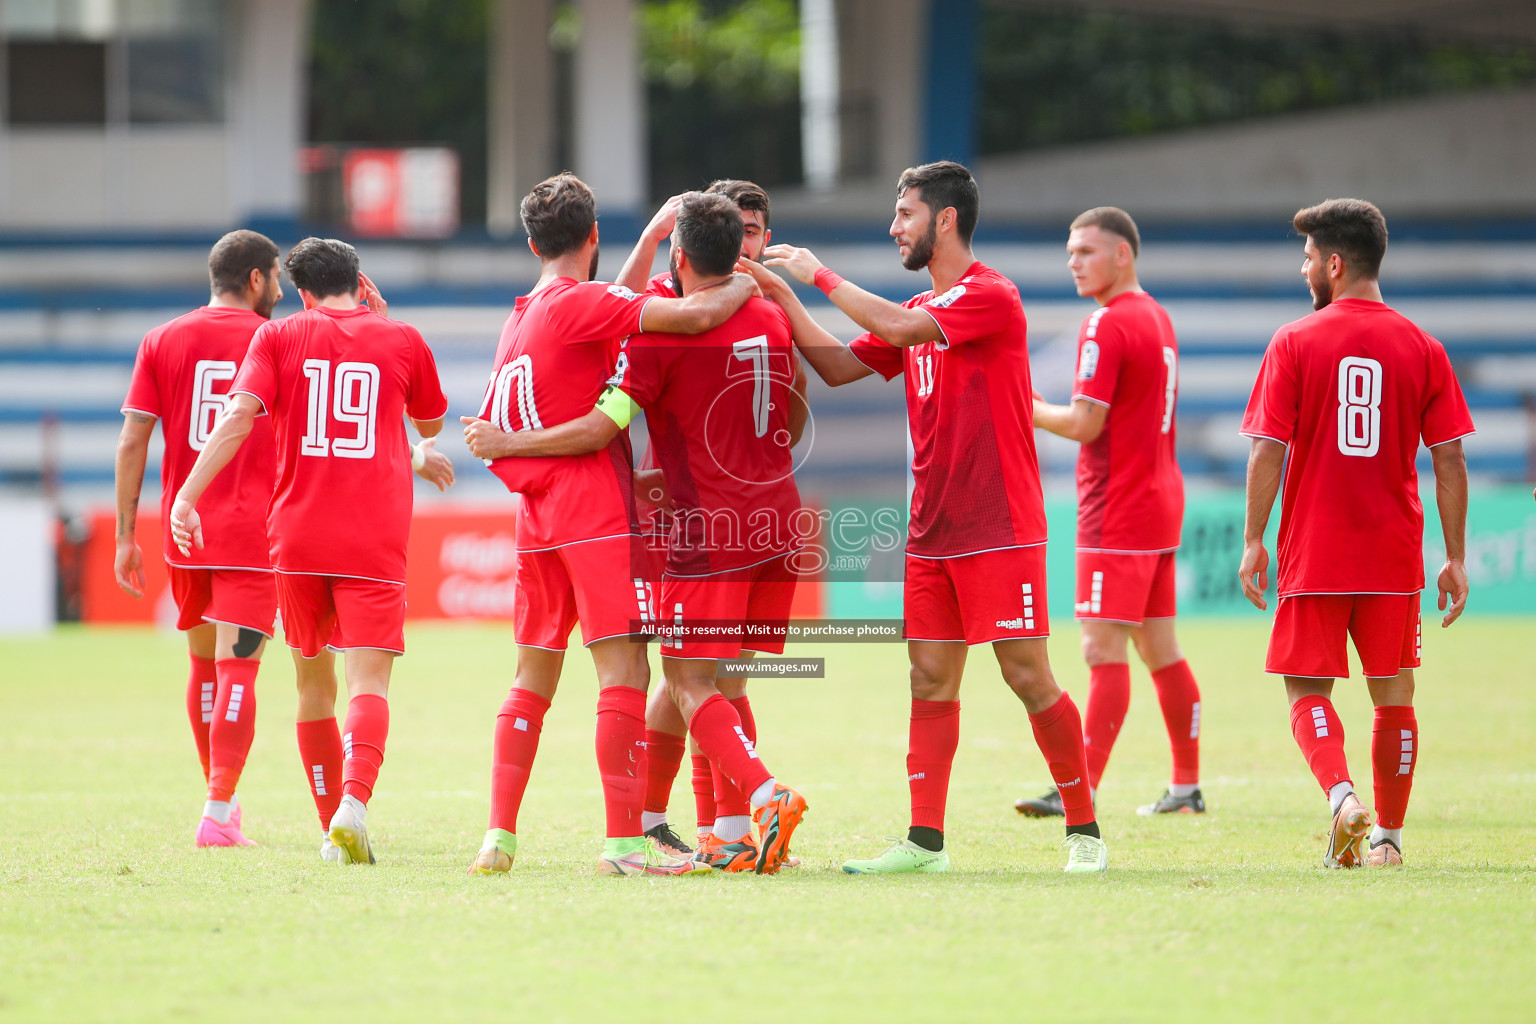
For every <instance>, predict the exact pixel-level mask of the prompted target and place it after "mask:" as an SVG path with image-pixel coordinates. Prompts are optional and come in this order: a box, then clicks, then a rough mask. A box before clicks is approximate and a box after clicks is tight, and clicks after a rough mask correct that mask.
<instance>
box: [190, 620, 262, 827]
mask: <svg viewBox="0 0 1536 1024" xmlns="http://www.w3.org/2000/svg"><path fill="white" fill-rule="evenodd" d="M214 630H215V640H214V649H215V655H214V665H215V668H216V672H217V676H218V687H217V690H216V693H215V696H214V703H213V716H212V720H211V721H210V722H209V723H208V749H209V765H210V770H209V777H208V795H207V800H206V802H205V803H204V804H203V821H202V822H201V823H200V824H199V825H198V830H197V837H198V839H197V842H198V845H199V846H250V845H253V844H252V843H251V841H250V840H249V839H246V838H245V836H244V835H243V834H242V833H241V830H240V823H239V822H238V821H236V820H234V811H235V807H234V803H233V801H234V798H235V788H236V787H237V786H238V785H239V783H240V773H241V772H242V771H244V770H245V759H246V756H247V755H248V754H249V753H250V749H251V740H252V739H253V738H254V737H255V735H256V670H257V669H258V668H259V667H260V665H261V652H262V650H263V649H264V648H265V647H266V642H267V638H266V636H265V635H264V634H263V633H262V632H261V631H260V630H256V629H251V628H249V627H247V626H236V625H233V624H231V623H227V622H219V623H216V624H215V626H214Z"/></svg>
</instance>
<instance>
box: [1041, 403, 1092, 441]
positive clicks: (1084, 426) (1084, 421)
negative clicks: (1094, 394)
mask: <svg viewBox="0 0 1536 1024" xmlns="http://www.w3.org/2000/svg"><path fill="white" fill-rule="evenodd" d="M1108 417H1109V406H1107V405H1103V404H1101V403H1099V402H1090V401H1089V400H1088V399H1086V398H1076V399H1073V401H1072V404H1071V405H1052V404H1051V403H1050V402H1047V401H1045V400H1043V399H1041V398H1036V399H1035V426H1037V427H1039V428H1040V429H1041V430H1046V431H1049V432H1051V433H1052V434H1055V435H1056V436H1057V437H1064V438H1066V439H1067V440H1068V441H1076V442H1078V443H1079V444H1092V443H1093V442H1094V441H1096V440H1098V437H1099V435H1100V434H1101V433H1103V432H1104V421H1105V420H1106V419H1107V418H1108Z"/></svg>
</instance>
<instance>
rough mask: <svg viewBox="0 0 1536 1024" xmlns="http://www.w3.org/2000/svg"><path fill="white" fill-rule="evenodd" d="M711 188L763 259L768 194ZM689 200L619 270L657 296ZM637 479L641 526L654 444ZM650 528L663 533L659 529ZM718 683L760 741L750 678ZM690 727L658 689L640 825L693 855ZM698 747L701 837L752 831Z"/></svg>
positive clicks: (744, 243)
mask: <svg viewBox="0 0 1536 1024" xmlns="http://www.w3.org/2000/svg"><path fill="white" fill-rule="evenodd" d="M704 192H705V194H706V195H722V196H725V197H726V198H727V199H729V200H730V201H731V202H733V203H735V204H736V208H737V209H738V210H740V211H741V228H742V235H741V258H742V259H744V260H752V261H754V262H759V263H760V262H762V259H763V249H764V247H765V246H767V245H768V242H769V240H770V239H771V238H772V231H771V230H770V229H769V227H768V218H769V214H770V203H769V199H768V193H767V192H766V191H764V189H763V188H762V186H760V185H757V184H755V183H754V182H750V181H742V180H739V179H734V178H722V179H720V180H718V181H714V182H711V183H710V185H709V187H708V188H706V189H705V190H704ZM681 202H682V196H680V195H678V196H673V197H672V198H671V199H668V200H667V201H666V202H665V203H664V204H662V207H661V209H659V210H657V211H656V215H655V216H654V217H652V218H651V222H650V223H649V224H648V225H647V226H646V229H645V231H644V232H643V233H642V234H641V236H640V240H639V241H638V242H636V243H635V248H634V250H633V251H632V252H631V253H630V256H629V259H628V260H627V261H626V262H625V264H624V269H623V271H622V272H621V273H620V274H619V283H620V284H623V285H627V286H628V287H630V288H633V289H635V290H637V291H645V292H646V293H647V294H650V295H661V296H666V297H675V296H676V295H678V294H679V291H678V284H677V278H676V274H675V271H673V270H672V269H671V268H670V267H669V268H668V269H667V270H666V271H664V272H662V273H660V274H656V275H653V276H652V277H650V278H649V279H647V277H646V274H647V273H649V271H650V268H651V264H652V263H653V262H655V258H656V249H657V247H658V246H660V244H661V243H662V242H663V241H664V240H666V239H667V238H669V237H670V236H671V234H672V229H673V226H674V225H675V224H676V222H677V210H678V207H679V205H681ZM794 364H795V378H794V385H793V386H794V390H795V394H796V396H797V397H796V398H794V399H791V400H790V411H789V427H788V429H789V438H790V440H789V445H790V447H791V448H793V447H794V446H795V445H797V444H798V443H799V442H800V435H801V433H802V432H803V431H804V429H805V424H806V421H807V419H808V417H809V413H810V406H809V405H808V404H807V403H806V402H805V391H806V379H805V368H804V367H803V366H801V365H800V360H799V359H795V360H794ZM636 483H637V489H636V494H637V496H638V498H639V501H640V513H641V523H642V525H644V524H645V521H646V519H647V517H648V516H650V515H654V514H655V511H656V509H655V505H654V503H652V502H649V501H647V500H646V496H647V494H648V493H651V492H655V493H656V495H657V497H658V499H659V498H661V497H663V496H664V495H665V493H666V485H665V479H664V477H663V475H662V473H661V471H660V470H659V469H657V468H656V449H655V446H654V445H652V446H651V447H648V448H647V449H646V453H645V458H644V460H643V462H642V464H641V466H640V468H639V470H638V471H637V473H636ZM650 532H652V533H653V535H655V536H662V534H660V533H658V532H656V531H650ZM751 656H752V652H751V651H743V652H742V658H750V657H751ZM715 684H716V686H717V688H718V689H719V690H720V693H721V695H722V696H724V697H725V699H726V700H728V701H730V702H731V706H732V707H734V708H735V709H736V713H737V714H738V715H739V716H740V717H741V724H742V728H743V730H745V732H746V734H747V739H749V740H751V741H752V742H753V743H754V744H755V743H756V742H757V719H756V716H754V715H753V713H752V703H751V701H750V700H749V699H748V698H747V680H746V677H745V676H726V675H722V676H719V677H717V678H716V680H715ZM686 732H687V725H686V723H685V722H684V720H683V717H682V712H680V711H678V710H677V702H676V701H674V700H673V699H672V697H671V696H670V695H669V694H668V692H667V689H666V687H662V686H658V687H656V689H655V690H653V691H652V692H651V695H650V698H649V699H648V701H647V702H646V708H645V755H646V756H645V810H644V811H643V812H642V813H641V818H640V824H641V825H642V826H643V827H644V828H645V834H646V835H648V836H650V837H651V838H652V839H654V840H656V843H657V844H658V845H659V846H660V847H661V848H662V849H663V850H666V851H667V852H668V853H672V854H675V855H677V856H688V855H689V854H691V853H693V849H692V847H690V846H689V845H688V844H687V843H686V842H684V841H683V840H682V838H681V837H680V836H678V834H677V833H676V832H674V831H673V830H672V826H671V825H670V824H669V823H668V822H667V803H668V801H669V800H670V798H671V794H672V784H673V782H674V781H675V780H676V779H677V772H678V769H679V768H680V767H681V766H682V759H683V754H684V751H685V749H686V748H685V745H684V737H685V735H686ZM691 752H692V762H693V765H692V767H693V797H694V807H695V811H696V814H695V818H696V823H697V827H698V839H699V841H701V842H702V841H704V840H706V839H708V838H709V837H710V836H712V835H713V836H720V835H732V834H744V833H745V832H746V831H748V830H747V828H746V825H747V823H748V822H749V821H750V814H751V810H750V807H749V806H748V803H747V798H746V796H745V794H743V793H741V792H740V791H739V790H737V789H736V787H735V786H734V785H732V784H731V781H730V779H728V778H726V776H725V775H724V773H723V772H718V771H715V770H714V769H713V768H712V767H711V765H710V762H709V758H707V757H705V756H704V754H703V753H701V752H700V751H699V747H698V744H697V743H693V744H692V751H691ZM717 826H718V828H717ZM798 864H799V859H798V858H796V857H789V858H787V859H786V861H785V867H795V866H797V865H798Z"/></svg>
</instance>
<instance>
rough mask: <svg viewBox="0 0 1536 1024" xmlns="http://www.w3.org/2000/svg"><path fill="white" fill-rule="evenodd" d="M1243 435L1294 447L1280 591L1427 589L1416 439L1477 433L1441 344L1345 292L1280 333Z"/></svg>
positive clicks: (1284, 501) (1285, 498)
mask: <svg viewBox="0 0 1536 1024" xmlns="http://www.w3.org/2000/svg"><path fill="white" fill-rule="evenodd" d="M1242 432H1243V433H1244V434H1246V435H1248V436H1249V437H1267V438H1270V439H1272V440H1275V441H1279V442H1281V443H1282V444H1285V445H1287V446H1289V451H1287V453H1286V463H1285V484H1284V488H1283V490H1282V492H1281V496H1280V537H1279V544H1278V551H1277V553H1276V554H1277V557H1278V560H1279V592H1280V596H1281V597H1289V596H1292V595H1294V594H1412V593H1417V592H1418V591H1419V590H1421V589H1423V587H1424V555H1423V551H1422V549H1421V545H1422V543H1423V537H1424V509H1423V506H1422V505H1421V504H1420V502H1419V476H1418V472H1417V470H1416V469H1415V468H1414V459H1415V457H1416V456H1417V454H1418V450H1419V440H1420V439H1421V438H1422V439H1423V441H1424V443H1425V444H1427V445H1429V446H1430V447H1434V446H1435V445H1437V444H1445V443H1446V442H1448V441H1454V440H1456V439H1457V438H1459V437H1464V436H1466V435H1467V434H1470V433H1472V414H1471V412H1470V411H1469V410H1468V409H1467V401H1466V399H1465V398H1464V397H1463V396H1462V393H1461V385H1460V384H1458V383H1457V382H1456V375H1455V374H1454V373H1453V372H1452V371H1451V361H1450V360H1449V359H1448V358H1447V357H1446V354H1445V348H1444V346H1442V345H1441V344H1440V343H1439V342H1438V341H1436V340H1435V339H1434V338H1431V337H1430V336H1429V335H1428V334H1425V333H1424V332H1423V331H1421V330H1420V329H1419V328H1418V327H1416V326H1415V325H1414V324H1413V323H1412V322H1411V321H1410V320H1408V318H1407V317H1404V316H1403V315H1402V314H1400V313H1398V312H1397V311H1395V310H1393V309H1392V308H1391V307H1389V306H1387V305H1386V304H1384V303H1381V302H1371V301H1368V300H1365V299H1337V300H1335V301H1334V302H1332V303H1330V304H1329V305H1327V306H1324V307H1323V308H1322V309H1320V310H1318V311H1317V312H1316V313H1313V314H1312V315H1311V316H1308V317H1304V318H1302V319H1300V320H1297V321H1296V322H1295V323H1290V324H1286V325H1285V326H1284V327H1282V328H1280V330H1279V331H1278V332H1276V334H1275V337H1274V339H1273V340H1272V341H1270V343H1269V348H1268V350H1267V351H1265V353H1264V363H1263V365H1262V366H1260V367H1259V378H1258V380H1257V381H1255V382H1254V385H1253V395H1252V396H1251V397H1250V398H1249V399H1248V411H1247V413H1246V414H1245V415H1244V416H1243V429H1242Z"/></svg>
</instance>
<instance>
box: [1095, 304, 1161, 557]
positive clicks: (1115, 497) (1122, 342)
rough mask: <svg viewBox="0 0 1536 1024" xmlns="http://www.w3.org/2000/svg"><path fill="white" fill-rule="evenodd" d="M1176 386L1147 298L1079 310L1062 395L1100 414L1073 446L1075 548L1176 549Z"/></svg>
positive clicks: (1157, 312) (1157, 311) (1155, 309)
mask: <svg viewBox="0 0 1536 1024" xmlns="http://www.w3.org/2000/svg"><path fill="white" fill-rule="evenodd" d="M1178 392H1179V343H1178V342H1177V341H1176V340H1175V339H1174V336H1173V324H1172V322H1171V321H1169V319H1168V314H1167V313H1166V312H1164V311H1163V307H1162V306H1160V305H1158V304H1157V301H1156V300H1155V299H1153V298H1152V296H1150V295H1148V294H1147V293H1146V292H1123V293H1121V294H1120V295H1117V296H1115V297H1114V298H1113V299H1111V300H1110V301H1109V304H1108V305H1105V306H1100V307H1099V308H1098V309H1096V310H1094V311H1093V312H1092V313H1090V314H1088V318H1087V319H1086V320H1084V321H1083V328H1082V331H1081V332H1080V333H1079V334H1078V338H1077V381H1076V382H1075V383H1074V384H1073V389H1072V398H1073V400H1074V401H1075V400H1077V399H1079V398H1081V399H1086V400H1087V401H1090V402H1094V403H1096V404H1098V405H1102V406H1105V407H1106V408H1107V409H1108V410H1109V411H1108V412H1107V413H1105V416H1104V429H1103V430H1102V431H1100V432H1099V436H1098V437H1096V438H1094V439H1093V440H1092V441H1090V442H1088V443H1087V444H1085V445H1083V446H1082V447H1081V448H1080V449H1079V450H1078V453H1077V550H1079V551H1103V552H1113V553H1116V554H1120V553H1137V554H1148V553H1154V552H1163V551H1172V550H1173V549H1174V548H1177V547H1178V546H1179V533H1180V529H1181V528H1182V526H1183V524H1184V477H1183V475H1182V474H1181V473H1180V472H1179V462H1178V458H1177V457H1176V456H1175V454H1174V437H1175V434H1176V433H1177V431H1176V429H1175V427H1176V424H1175V422H1174V419H1175V417H1174V413H1175V406H1176V405H1177V403H1178Z"/></svg>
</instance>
